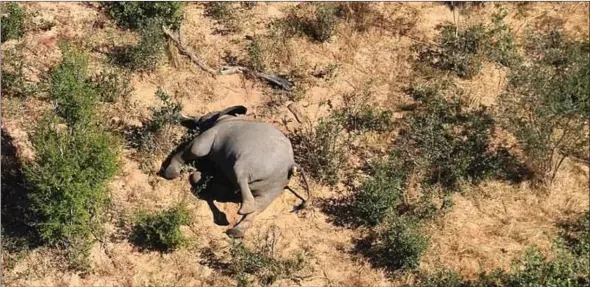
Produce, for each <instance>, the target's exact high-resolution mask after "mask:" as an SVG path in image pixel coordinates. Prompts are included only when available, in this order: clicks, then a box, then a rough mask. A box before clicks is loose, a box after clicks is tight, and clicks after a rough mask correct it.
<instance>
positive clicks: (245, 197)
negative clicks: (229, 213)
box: [234, 163, 257, 215]
mask: <svg viewBox="0 0 590 287" xmlns="http://www.w3.org/2000/svg"><path fill="white" fill-rule="evenodd" d="M234 173H235V176H236V182H237V183H238V186H239V187H240V193H241V194H242V205H241V206H240V209H239V210H238V214H240V215H246V214H250V213H253V212H255V211H256V210H257V205H256V201H255V200H254V196H253V195H252V190H250V186H249V181H250V176H249V173H248V169H247V168H246V167H244V166H243V165H241V164H239V163H237V164H236V165H235V166H234Z"/></svg>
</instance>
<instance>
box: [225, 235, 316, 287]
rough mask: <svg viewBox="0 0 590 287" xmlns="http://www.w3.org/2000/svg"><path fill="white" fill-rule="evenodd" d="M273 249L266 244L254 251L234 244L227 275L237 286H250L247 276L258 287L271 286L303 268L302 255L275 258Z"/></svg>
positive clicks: (242, 245) (239, 244)
mask: <svg viewBox="0 0 590 287" xmlns="http://www.w3.org/2000/svg"><path fill="white" fill-rule="evenodd" d="M273 249H274V245H270V244H268V242H264V243H263V244H261V245H259V246H257V248H256V249H254V250H251V249H249V248H247V247H246V246H245V245H244V244H243V243H234V244H233V245H232V246H231V249H230V256H231V261H230V263H229V265H228V266H229V274H230V275H231V276H232V277H234V278H235V279H236V280H237V281H238V286H250V285H251V284H252V283H253V282H252V280H250V279H249V278H248V275H253V276H254V277H255V278H256V279H257V280H258V284H260V285H263V286H268V285H272V284H273V283H274V282H276V281H277V280H280V279H284V278H290V277H291V276H292V275H293V274H295V273H297V272H298V271H300V270H301V269H303V268H304V267H305V265H306V262H305V257H304V256H303V254H297V255H296V256H294V257H293V258H286V259H283V258H277V257H275V256H274V255H273V252H274V250H273Z"/></svg>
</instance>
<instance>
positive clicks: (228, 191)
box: [190, 160, 241, 226]
mask: <svg viewBox="0 0 590 287" xmlns="http://www.w3.org/2000/svg"><path fill="white" fill-rule="evenodd" d="M193 165H194V166H195V167H196V169H197V171H195V172H197V173H200V174H201V179H200V180H198V181H197V182H194V181H193V180H191V181H190V182H191V192H192V193H193V194H194V195H195V196H196V197H197V198H199V199H201V200H204V201H205V202H207V205H208V206H209V209H210V210H211V213H212V214H213V222H214V223H215V224H217V225H221V226H227V225H229V224H230V223H229V221H228V219H227V215H226V214H225V213H224V212H223V211H221V210H220V209H219V208H218V207H217V206H216V205H215V202H221V203H227V202H232V203H240V202H241V195H240V193H239V192H238V188H237V187H236V186H233V185H232V184H231V183H230V182H229V180H227V178H226V177H225V176H224V175H223V174H221V173H219V172H216V171H215V170H214V168H213V166H212V164H211V163H210V162H208V161H207V160H199V161H198V162H195V163H194V164H193Z"/></svg>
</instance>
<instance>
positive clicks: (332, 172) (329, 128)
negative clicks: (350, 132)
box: [291, 113, 348, 184]
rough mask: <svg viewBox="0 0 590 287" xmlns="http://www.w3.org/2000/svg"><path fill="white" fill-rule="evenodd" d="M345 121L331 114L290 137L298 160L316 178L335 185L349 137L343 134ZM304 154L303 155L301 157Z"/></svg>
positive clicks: (343, 160) (341, 168) (344, 157)
mask: <svg viewBox="0 0 590 287" xmlns="http://www.w3.org/2000/svg"><path fill="white" fill-rule="evenodd" d="M343 131H344V120H343V119H342V117H341V116H339V115H338V114H336V113H333V114H332V115H330V116H329V117H326V118H322V119H320V120H319V122H318V124H317V126H316V127H315V128H309V129H305V130H301V131H298V132H297V133H296V134H295V135H293V138H292V139H291V140H292V142H293V144H294V148H295V154H296V155H299V156H298V157H299V158H298V159H297V161H298V162H300V163H302V164H303V165H304V166H305V169H306V170H308V171H309V173H310V174H311V175H312V176H313V177H315V178H316V179H317V180H319V181H325V182H326V183H328V184H336V183H337V182H338V179H339V178H340V173H341V170H343V166H344V165H345V164H346V146H347V143H346V142H347V140H348V137H346V136H344V135H343V134H342V132H343ZM303 155H304V156H303Z"/></svg>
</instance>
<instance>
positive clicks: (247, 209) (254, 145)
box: [161, 105, 310, 238]
mask: <svg viewBox="0 0 590 287" xmlns="http://www.w3.org/2000/svg"><path fill="white" fill-rule="evenodd" d="M246 111H247V108H246V107H245V106H241V105H238V106H232V107H228V108H226V109H224V110H222V111H216V112H211V113H208V114H206V115H204V116H201V117H196V118H193V117H187V116H184V115H181V121H180V123H181V124H182V125H183V126H185V127H187V128H189V129H198V131H199V132H200V133H199V135H198V136H197V137H196V138H194V139H193V140H192V141H191V142H189V143H188V144H186V145H185V146H183V147H180V148H179V149H178V150H177V151H176V152H175V153H174V154H173V155H172V156H171V158H169V159H168V160H166V161H165V162H164V164H163V165H162V169H161V172H162V175H163V177H164V178H166V179H168V180H171V179H174V178H176V177H178V176H179V175H180V171H181V167H182V166H183V165H184V164H185V163H187V162H189V161H194V160H197V159H204V160H207V161H208V162H210V163H212V164H213V165H214V166H215V169H216V170H218V171H219V172H220V173H222V174H223V175H224V177H225V179H226V181H227V182H228V183H229V186H230V188H234V190H236V191H237V190H238V189H239V191H240V194H241V205H240V208H239V210H238V214H240V215H242V219H241V220H240V221H239V222H238V223H237V224H236V225H235V226H233V228H231V229H229V230H228V231H227V234H228V236H229V237H231V238H241V237H243V236H244V233H245V231H246V230H247V229H248V228H249V227H250V226H251V223H252V219H253V218H254V217H255V215H256V214H258V213H260V212H262V211H263V210H264V209H266V207H268V206H269V205H270V203H271V202H272V201H273V200H274V199H275V198H276V197H278V196H279V195H280V194H281V192H282V191H283V190H284V189H286V188H287V189H289V190H290V191H291V192H293V193H294V194H295V195H296V196H297V197H299V198H300V199H301V200H302V201H303V203H302V204H301V205H300V206H304V205H305V203H306V200H305V199H303V198H302V197H300V196H299V195H297V193H295V191H294V190H293V189H292V188H290V187H288V182H289V180H290V179H291V176H292V175H293V174H294V173H296V172H298V171H299V170H300V171H301V174H302V177H303V180H304V183H305V188H306V191H307V197H308V200H309V199H310V196H309V194H310V193H309V185H308V182H307V176H306V175H305V172H304V171H303V169H302V168H301V167H300V166H299V165H298V164H297V163H295V160H294V155H293V148H292V145H291V142H290V141H289V139H288V138H287V137H286V136H285V135H284V134H283V133H282V132H281V131H279V130H278V129H277V128H276V127H274V126H273V125H271V124H269V123H265V122H259V121H254V120H249V119H245V118H240V117H238V115H245V114H246ZM199 179H200V173H198V172H195V173H193V174H191V182H193V183H194V182H197V181H198V180H199Z"/></svg>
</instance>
